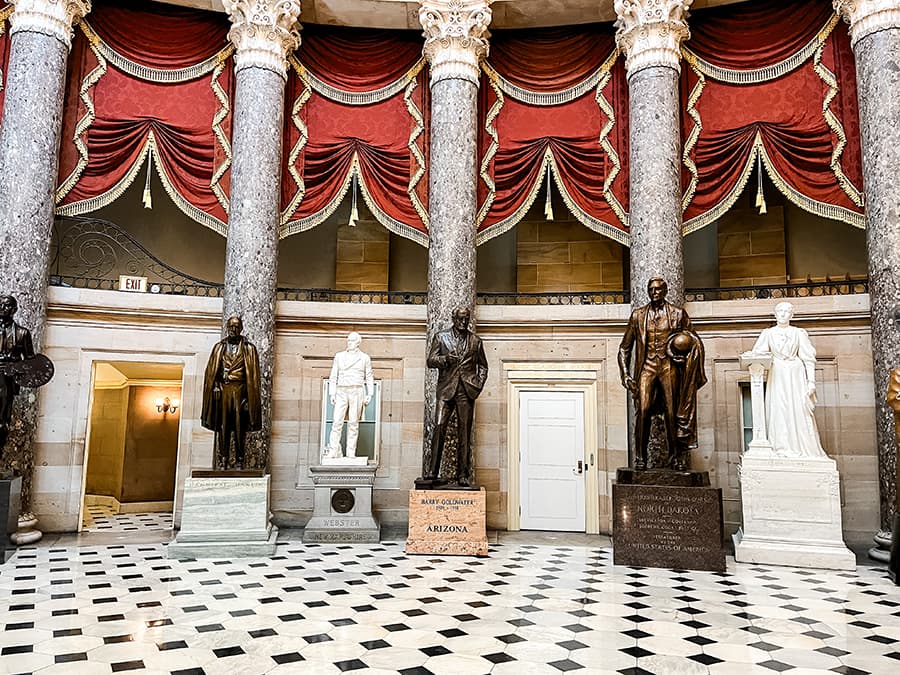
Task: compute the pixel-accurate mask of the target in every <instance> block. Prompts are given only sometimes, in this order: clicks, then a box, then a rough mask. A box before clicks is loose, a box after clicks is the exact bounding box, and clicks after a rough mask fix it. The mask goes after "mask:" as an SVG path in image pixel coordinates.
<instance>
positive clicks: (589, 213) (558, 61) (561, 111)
mask: <svg viewBox="0 0 900 675" xmlns="http://www.w3.org/2000/svg"><path fill="white" fill-rule="evenodd" d="M484 70H485V78H484V82H483V83H482V88H481V94H480V109H479V118H480V119H479V130H480V139H479V150H480V157H479V162H480V178H481V180H480V181H479V184H478V199H479V204H480V212H479V228H478V229H479V234H478V241H479V243H481V242H484V241H487V240H488V239H490V238H492V237H494V236H497V235H499V234H502V233H503V232H505V231H507V230H508V229H509V228H511V227H513V226H514V225H515V224H516V223H517V222H518V221H519V220H521V219H522V218H523V217H524V216H525V214H526V213H527V211H528V209H529V208H530V206H531V205H532V203H533V201H534V199H535V197H536V196H537V193H538V191H539V189H540V188H541V186H542V185H544V184H546V183H545V181H546V172H547V171H548V170H549V171H551V172H552V176H553V181H554V186H555V187H554V188H552V189H554V190H558V191H559V192H560V194H561V195H562V197H563V200H564V202H565V204H566V206H567V207H568V208H569V210H570V211H571V212H572V213H573V214H574V215H575V217H576V218H578V219H579V220H580V221H581V222H582V223H584V224H585V225H587V226H588V227H590V228H591V229H593V230H595V231H598V232H601V233H603V234H606V235H607V236H609V237H611V238H613V239H615V240H617V241H619V242H622V243H626V242H627V215H626V213H627V208H628V207H627V201H628V191H627V190H628V188H627V185H628V175H627V156H628V142H627V133H628V124H627V120H628V114H627V110H628V108H627V85H626V81H625V73H624V68H623V67H622V64H621V62H620V60H618V59H617V51H616V48H615V42H614V38H613V33H612V29H611V27H610V26H600V25H589V26H578V27H567V28H552V29H541V30H530V31H527V32H526V31H497V32H496V33H495V34H494V35H493V37H492V39H491V55H490V58H489V60H488V62H487V64H486V65H485V68H484Z"/></svg>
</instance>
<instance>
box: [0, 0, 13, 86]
mask: <svg viewBox="0 0 900 675" xmlns="http://www.w3.org/2000/svg"><path fill="white" fill-rule="evenodd" d="M14 9H15V7H13V6H12V5H5V6H4V7H3V8H2V9H0V37H3V34H4V33H5V32H6V20H7V19H9V17H10V16H11V15H12V13H13V10H14ZM0 91H3V69H2V68H0Z"/></svg>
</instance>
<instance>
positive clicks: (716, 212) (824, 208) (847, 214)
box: [682, 132, 866, 235]
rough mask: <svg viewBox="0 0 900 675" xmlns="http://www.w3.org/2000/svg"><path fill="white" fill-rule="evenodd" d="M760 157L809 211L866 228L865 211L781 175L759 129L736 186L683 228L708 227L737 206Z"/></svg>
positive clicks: (778, 183) (781, 187)
mask: <svg viewBox="0 0 900 675" xmlns="http://www.w3.org/2000/svg"><path fill="white" fill-rule="evenodd" d="M759 160H762V164H763V166H764V167H765V169H766V173H767V174H768V176H769V178H770V179H771V180H772V183H773V184H774V185H775V187H776V188H777V189H778V191H779V192H781V194H783V195H784V196H785V197H787V198H788V199H789V200H790V201H792V202H793V203H794V204H796V205H797V206H799V207H800V208H801V209H803V210H804V211H808V212H809V213H812V214H815V215H817V216H821V217H822V218H829V219H831V220H839V221H841V222H844V223H847V224H848V225H852V226H853V227H858V228H860V229H865V226H866V222H865V216H864V215H863V214H861V213H856V212H855V211H851V210H850V209H846V208H844V207H842V206H836V205H835V204H827V203H825V202H820V201H817V200H815V199H811V198H810V197H807V196H806V195H803V194H801V193H800V192H798V191H797V190H795V189H794V188H792V187H791V186H790V185H788V184H787V182H786V181H785V180H784V178H782V177H781V175H780V174H779V173H778V172H777V171H776V170H775V167H774V166H773V165H772V160H771V159H770V158H769V155H768V153H767V152H766V150H765V148H764V147H763V142H762V137H761V136H760V134H759V132H757V133H756V138H754V140H753V149H752V150H751V152H750V155H749V156H748V157H747V161H746V162H745V164H744V168H743V169H742V170H741V174H740V177H739V178H738V180H737V182H736V183H735V185H734V187H733V188H731V190H729V192H728V194H727V195H725V198H724V199H723V200H722V201H721V202H719V203H718V204H716V205H715V206H714V207H713V208H711V209H710V210H709V211H707V212H706V213H701V214H700V215H699V216H696V217H694V218H691V219H690V220H688V221H686V222H685V223H684V226H683V228H682V233H683V234H685V235H687V234H690V233H692V232H696V231H697V230H700V229H702V228H704V227H706V226H707V225H709V224H711V223H713V222H715V221H716V220H718V219H719V218H721V217H722V216H723V215H725V213H726V212H727V211H728V210H729V209H730V208H731V207H732V206H734V203H735V202H736V201H737V200H738V197H740V195H741V193H742V192H743V191H744V188H746V187H747V182H748V181H749V180H750V174H751V173H752V171H753V163H754V162H757V161H759Z"/></svg>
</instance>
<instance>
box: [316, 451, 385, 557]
mask: <svg viewBox="0 0 900 675" xmlns="http://www.w3.org/2000/svg"><path fill="white" fill-rule="evenodd" d="M351 459H363V460H365V457H360V458H351ZM377 468H378V467H376V466H374V465H372V466H369V465H368V464H367V463H366V464H365V465H364V466H359V465H355V466H354V465H347V464H345V465H343V466H341V465H338V466H334V465H330V466H311V467H309V476H310V478H312V482H313V485H314V486H315V494H314V496H313V515H312V518H310V519H309V522H308V523H307V524H306V529H305V530H304V531H303V541H304V543H310V542H327V543H372V544H377V543H378V542H379V541H380V540H381V526H380V525H379V524H378V521H377V520H375V516H373V515H372V486H373V485H374V484H375V471H376V470H377Z"/></svg>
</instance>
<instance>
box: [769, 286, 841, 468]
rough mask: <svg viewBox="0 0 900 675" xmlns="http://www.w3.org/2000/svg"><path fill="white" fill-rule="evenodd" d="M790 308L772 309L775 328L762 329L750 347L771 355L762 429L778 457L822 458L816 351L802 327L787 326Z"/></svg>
mask: <svg viewBox="0 0 900 675" xmlns="http://www.w3.org/2000/svg"><path fill="white" fill-rule="evenodd" d="M793 316H794V306H793V305H792V304H791V303H789V302H780V303H778V304H777V305H776V306H775V320H776V322H777V323H776V325H774V326H772V327H771V328H766V329H765V330H763V332H762V333H761V334H760V336H759V339H758V340H757V341H756V344H755V345H754V346H753V352H754V353H757V354H771V355H772V365H771V367H770V368H769V376H768V379H767V381H766V423H767V424H766V426H767V427H768V432H769V441H770V442H771V443H772V447H773V448H774V450H775V453H776V454H777V455H778V456H781V457H825V456H826V455H825V451H824V450H823V449H822V444H821V442H820V441H819V431H818V429H817V428H816V418H815V417H814V415H813V412H814V411H815V409H816V379H815V370H816V350H815V348H814V347H813V346H812V344H811V343H810V341H809V335H808V334H807V333H806V331H805V330H803V329H802V328H797V327H796V326H792V325H791V318H792V317H793Z"/></svg>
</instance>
